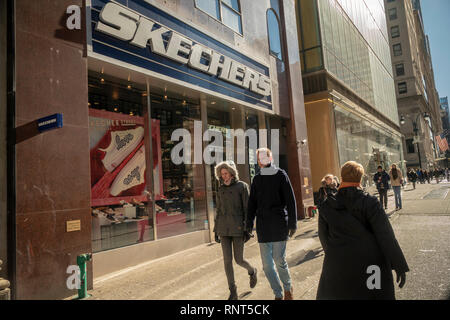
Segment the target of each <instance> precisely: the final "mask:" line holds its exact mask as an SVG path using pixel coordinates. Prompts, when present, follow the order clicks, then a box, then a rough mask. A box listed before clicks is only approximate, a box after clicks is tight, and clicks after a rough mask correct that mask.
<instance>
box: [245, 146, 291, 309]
mask: <svg viewBox="0 0 450 320" xmlns="http://www.w3.org/2000/svg"><path fill="white" fill-rule="evenodd" d="M256 156H257V159H258V165H259V167H260V168H261V172H260V173H258V174H257V175H256V176H255V177H254V179H253V182H252V185H251V189H250V198H249V201H248V213H247V214H248V216H247V224H246V227H247V231H248V232H249V233H252V231H253V224H254V220H255V217H256V233H257V235H258V242H259V248H260V252H261V260H262V264H263V269H264V273H265V275H266V278H267V280H268V281H269V283H270V286H271V288H272V290H273V293H274V294H275V300H283V289H284V300H293V288H292V284H291V276H290V273H289V267H288V264H287V262H286V243H287V240H288V239H289V238H291V237H292V236H293V235H294V234H295V232H296V230H297V206H296V202H295V195H294V191H293V190H292V186H291V182H290V180H289V177H288V175H287V174H286V172H285V171H284V170H282V169H280V168H277V167H276V166H275V165H274V164H273V163H272V160H273V158H272V152H271V151H270V150H269V149H267V148H262V149H258V151H257V152H256ZM277 271H278V273H277ZM280 280H281V282H282V284H283V287H282V286H281V284H280Z"/></svg>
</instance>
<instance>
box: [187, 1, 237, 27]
mask: <svg viewBox="0 0 450 320" xmlns="http://www.w3.org/2000/svg"><path fill="white" fill-rule="evenodd" d="M195 6H196V7H197V8H199V9H200V10H202V11H204V12H206V13H207V14H209V15H210V16H212V17H213V18H215V19H217V20H219V21H221V22H222V23H223V24H224V25H226V26H227V27H229V28H231V29H233V30H234V31H235V32H237V33H239V34H242V15H241V8H240V4H239V1H238V0H195Z"/></svg>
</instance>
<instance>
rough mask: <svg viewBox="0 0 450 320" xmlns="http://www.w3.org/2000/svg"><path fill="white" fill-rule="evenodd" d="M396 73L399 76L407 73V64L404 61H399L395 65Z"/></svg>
mask: <svg viewBox="0 0 450 320" xmlns="http://www.w3.org/2000/svg"><path fill="white" fill-rule="evenodd" d="M395 73H396V75H397V77H400V76H404V75H405V65H404V64H403V63H399V64H396V65H395Z"/></svg>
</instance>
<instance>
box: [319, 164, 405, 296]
mask: <svg viewBox="0 0 450 320" xmlns="http://www.w3.org/2000/svg"><path fill="white" fill-rule="evenodd" d="M363 175H364V169H363V167H362V166H361V165H360V164H358V163H356V162H347V163H346V164H345V165H344V166H343V167H342V171H341V178H342V184H341V186H340V187H339V191H338V193H337V194H335V195H330V196H329V197H328V198H327V199H326V200H325V202H324V203H323V205H322V207H321V210H320V213H319V238H320V242H321V243H322V247H323V249H324V251H325V257H324V262H323V268H322V274H321V277H320V282H319V288H318V291H317V299H320V300H341V299H345V300H376V299H388V300H393V299H395V291H394V279H393V276H392V270H395V272H396V274H397V282H400V284H399V286H400V288H402V287H403V285H404V284H405V281H406V275H405V274H406V272H408V271H409V268H408V264H407V263H406V259H405V257H404V255H403V252H402V250H401V249H400V246H399V244H398V242H397V240H396V238H395V234H394V231H393V229H392V226H391V224H390V222H389V219H388V217H387V215H386V213H385V211H384V210H383V207H382V206H381V204H380V202H379V201H378V199H377V198H375V197H373V196H371V195H369V194H367V193H365V192H364V191H363V190H362V189H361V186H360V182H361V177H362V176H363Z"/></svg>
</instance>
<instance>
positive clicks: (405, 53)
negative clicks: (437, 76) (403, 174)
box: [385, 0, 442, 169]
mask: <svg viewBox="0 0 450 320" xmlns="http://www.w3.org/2000/svg"><path fill="white" fill-rule="evenodd" d="M385 6H386V16H387V23H388V28H389V42H390V46H391V54H392V65H393V70H394V76H395V88H396V95H397V102H398V111H399V115H400V118H401V122H402V126H401V130H402V133H403V134H404V136H405V144H404V150H405V159H406V161H407V167H422V168H424V169H429V168H430V167H433V166H435V165H436V159H437V158H438V157H439V150H438V147H437V145H436V143H435V137H436V135H438V134H440V133H441V132H442V121H441V116H440V110H439V95H438V93H437V90H436V85H435V80H434V71H433V65H432V59H431V52H430V45H429V40H428V37H427V36H426V34H425V31H424V25H423V19H422V11H421V6H420V1H419V0H413V1H411V0H405V1H400V0H385Z"/></svg>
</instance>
